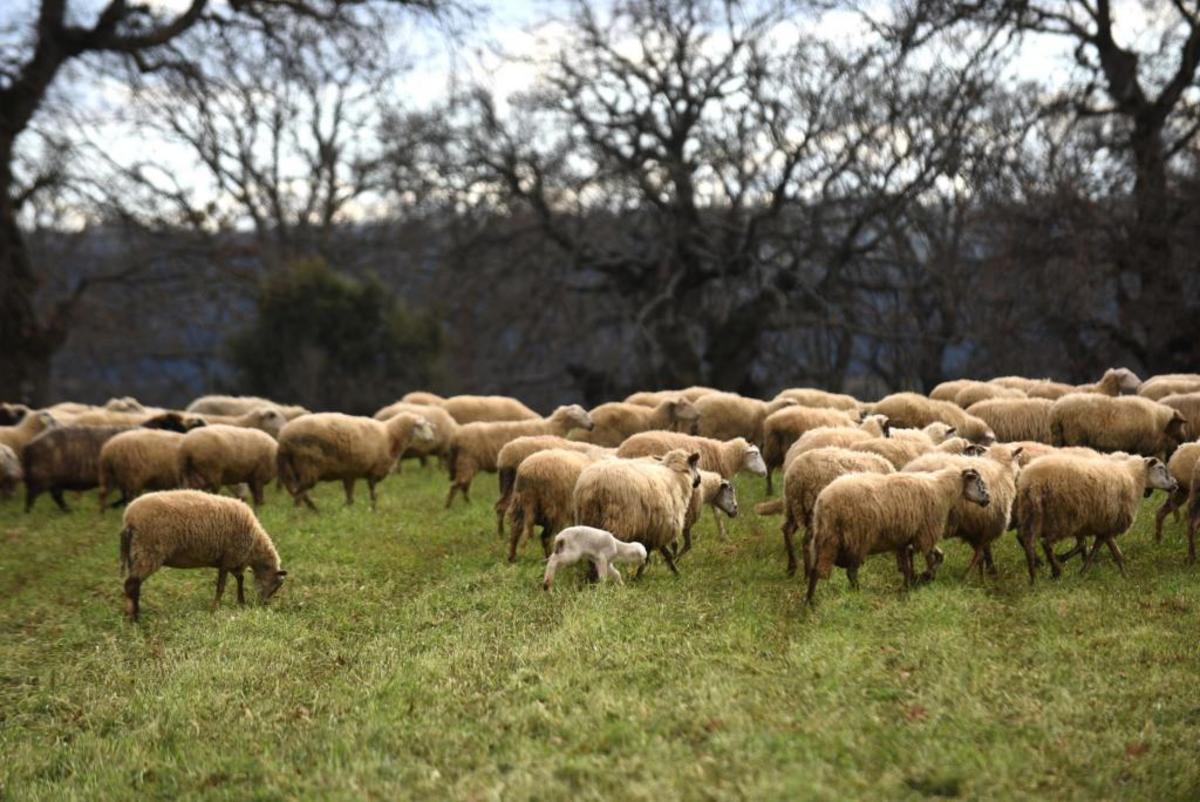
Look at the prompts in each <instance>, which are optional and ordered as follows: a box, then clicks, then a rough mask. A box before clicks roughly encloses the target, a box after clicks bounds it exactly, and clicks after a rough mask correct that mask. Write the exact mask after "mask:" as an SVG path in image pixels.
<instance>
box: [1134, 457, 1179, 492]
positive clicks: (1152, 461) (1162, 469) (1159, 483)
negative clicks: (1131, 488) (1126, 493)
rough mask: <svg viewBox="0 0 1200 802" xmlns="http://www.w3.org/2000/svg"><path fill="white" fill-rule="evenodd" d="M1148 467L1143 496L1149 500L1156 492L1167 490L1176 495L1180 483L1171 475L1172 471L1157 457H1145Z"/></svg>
mask: <svg viewBox="0 0 1200 802" xmlns="http://www.w3.org/2000/svg"><path fill="white" fill-rule="evenodd" d="M1143 463H1144V464H1145V466H1146V483H1145V489H1144V490H1143V492H1142V495H1143V496H1145V497H1147V498H1149V497H1150V494H1151V493H1153V492H1154V491H1155V490H1166V491H1167V492H1168V493H1174V492H1175V491H1176V490H1178V489H1179V482H1178V481H1176V479H1175V477H1174V476H1172V475H1171V471H1170V470H1168V469H1167V466H1166V465H1164V464H1163V461H1162V460H1160V459H1158V458H1157V457H1144V458H1143Z"/></svg>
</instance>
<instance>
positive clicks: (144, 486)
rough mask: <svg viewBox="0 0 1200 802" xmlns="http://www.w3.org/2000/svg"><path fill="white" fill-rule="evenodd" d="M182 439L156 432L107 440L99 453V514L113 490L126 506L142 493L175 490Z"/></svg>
mask: <svg viewBox="0 0 1200 802" xmlns="http://www.w3.org/2000/svg"><path fill="white" fill-rule="evenodd" d="M202 428H206V427H202ZM196 431H200V429H197V430H196ZM184 436H185V435H183V434H180V433H179V432H168V431H162V430H160V429H130V430H129V431H127V432H122V433H121V434H118V435H115V436H114V437H112V438H111V439H109V440H108V442H106V443H105V444H104V445H103V447H101V449H100V477H99V479H100V493H99V503H100V512H101V513H103V512H104V509H105V507H106V506H107V505H108V494H109V491H111V490H112V489H113V488H116V489H118V490H120V491H121V499H122V500H123V501H126V502H128V501H130V500H131V499H133V498H135V497H136V496H139V495H141V494H142V493H143V492H144V491H146V490H173V489H175V488H177V487H179V485H180V479H179V444H180V443H182V442H183V438H184Z"/></svg>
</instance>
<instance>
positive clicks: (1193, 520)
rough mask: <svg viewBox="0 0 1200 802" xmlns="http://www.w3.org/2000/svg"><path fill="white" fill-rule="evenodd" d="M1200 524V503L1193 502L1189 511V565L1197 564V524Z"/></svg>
mask: <svg viewBox="0 0 1200 802" xmlns="http://www.w3.org/2000/svg"><path fill="white" fill-rule="evenodd" d="M1197 522H1200V503H1196V502H1195V501H1193V502H1192V504H1191V507H1190V508H1189V509H1188V519H1187V538H1188V563H1194V562H1196V524H1197Z"/></svg>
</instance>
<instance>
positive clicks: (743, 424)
mask: <svg viewBox="0 0 1200 802" xmlns="http://www.w3.org/2000/svg"><path fill="white" fill-rule="evenodd" d="M695 403H696V410H697V411H698V412H699V413H700V426H699V428H698V429H697V434H699V435H700V436H701V437H711V438H712V439H714V440H732V439H734V438H735V437H744V438H746V439H747V440H749V441H750V442H751V443H754V444H755V445H756V446H758V447H759V448H760V449H761V448H762V446H763V421H765V420H766V419H767V416H768V415H770V414H772V413H774V412H778V411H779V410H781V409H783V408H784V407H794V406H798V405H797V404H796V402H795V401H793V400H792V399H790V398H777V399H775V400H773V401H760V400H759V399H757V398H746V397H745V396H741V395H738V394H737V393H709V394H708V395H705V396H701V397H700V398H699V399H697V400H696V402H695ZM785 450H786V449H785Z"/></svg>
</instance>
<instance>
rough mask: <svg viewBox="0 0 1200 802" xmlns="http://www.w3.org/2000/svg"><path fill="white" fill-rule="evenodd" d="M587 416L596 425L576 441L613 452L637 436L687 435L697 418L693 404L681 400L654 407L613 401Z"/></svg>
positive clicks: (578, 435)
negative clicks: (653, 432) (675, 433)
mask: <svg viewBox="0 0 1200 802" xmlns="http://www.w3.org/2000/svg"><path fill="white" fill-rule="evenodd" d="M588 414H589V415H591V417H592V423H593V424H595V425H594V427H593V428H592V429H590V430H589V431H586V432H583V433H577V434H576V438H577V439H579V440H582V441H583V442H585V443H592V444H594V445H598V446H606V447H608V448H616V447H617V446H619V445H621V443H622V441H624V440H625V438H627V437H629V436H630V435H634V434H638V433H640V432H648V431H656V430H662V431H672V432H685V433H686V432H690V431H691V430H692V429H693V427H695V426H696V425H697V422H698V420H699V418H700V413H699V412H698V411H697V410H696V407H694V406H693V405H692V402H691V401H688V400H687V399H686V398H683V397H682V396H679V397H676V398H667V399H664V400H663V401H661V402H660V403H659V404H658V405H657V406H654V407H648V406H644V405H642V404H627V403H625V402H623V401H614V402H611V403H608V404H601V405H600V406H598V407H596V408H595V409H593V410H591V412H589V413H588Z"/></svg>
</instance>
